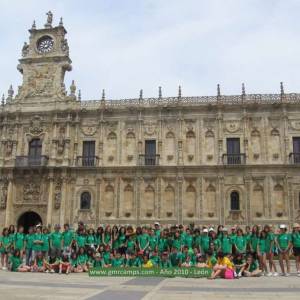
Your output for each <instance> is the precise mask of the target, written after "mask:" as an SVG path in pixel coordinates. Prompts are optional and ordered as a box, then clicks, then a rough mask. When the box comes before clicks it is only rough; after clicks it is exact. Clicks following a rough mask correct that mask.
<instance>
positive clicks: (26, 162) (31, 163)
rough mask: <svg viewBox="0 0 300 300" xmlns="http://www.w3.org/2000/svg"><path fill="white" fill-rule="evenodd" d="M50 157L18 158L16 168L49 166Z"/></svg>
mask: <svg viewBox="0 0 300 300" xmlns="http://www.w3.org/2000/svg"><path fill="white" fill-rule="evenodd" d="M48 160H49V157H48V156H46V155H41V156H37V157H31V156H17V157H16V161H15V166H16V167H44V166H47V164H48Z"/></svg>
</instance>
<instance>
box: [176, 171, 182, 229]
mask: <svg viewBox="0 0 300 300" xmlns="http://www.w3.org/2000/svg"><path fill="white" fill-rule="evenodd" d="M182 185H183V177H182V176H181V175H179V176H178V177H177V199H176V200H177V221H178V223H179V224H182V221H183V215H182V214H183V211H182V208H183V205H182Z"/></svg>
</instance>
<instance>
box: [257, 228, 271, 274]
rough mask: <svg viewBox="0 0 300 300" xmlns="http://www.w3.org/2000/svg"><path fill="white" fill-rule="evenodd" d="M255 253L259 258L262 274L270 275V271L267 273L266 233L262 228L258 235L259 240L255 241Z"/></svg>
mask: <svg viewBox="0 0 300 300" xmlns="http://www.w3.org/2000/svg"><path fill="white" fill-rule="evenodd" d="M257 255H258V258H259V263H260V269H261V270H262V272H263V273H262V274H267V275H268V276H272V273H271V272H270V273H268V268H267V260H266V233H265V231H263V230H262V232H261V233H260V236H259V240H258V243H257Z"/></svg>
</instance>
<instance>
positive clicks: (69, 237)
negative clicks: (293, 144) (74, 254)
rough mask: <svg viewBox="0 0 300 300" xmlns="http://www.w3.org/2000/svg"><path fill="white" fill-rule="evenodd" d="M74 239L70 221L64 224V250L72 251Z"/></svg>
mask: <svg viewBox="0 0 300 300" xmlns="http://www.w3.org/2000/svg"><path fill="white" fill-rule="evenodd" d="M73 239H74V232H73V231H72V230H71V229H70V225H69V224H68V223H66V224H64V231H63V233H62V247H63V251H66V252H68V253H69V252H70V248H71V244H72V241H73Z"/></svg>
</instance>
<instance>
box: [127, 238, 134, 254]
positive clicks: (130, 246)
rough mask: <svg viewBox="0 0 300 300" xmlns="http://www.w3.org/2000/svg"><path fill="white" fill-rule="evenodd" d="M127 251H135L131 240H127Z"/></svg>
mask: <svg viewBox="0 0 300 300" xmlns="http://www.w3.org/2000/svg"><path fill="white" fill-rule="evenodd" d="M127 250H133V251H134V250H135V241H134V240H133V239H132V238H130V239H129V240H127Z"/></svg>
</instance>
